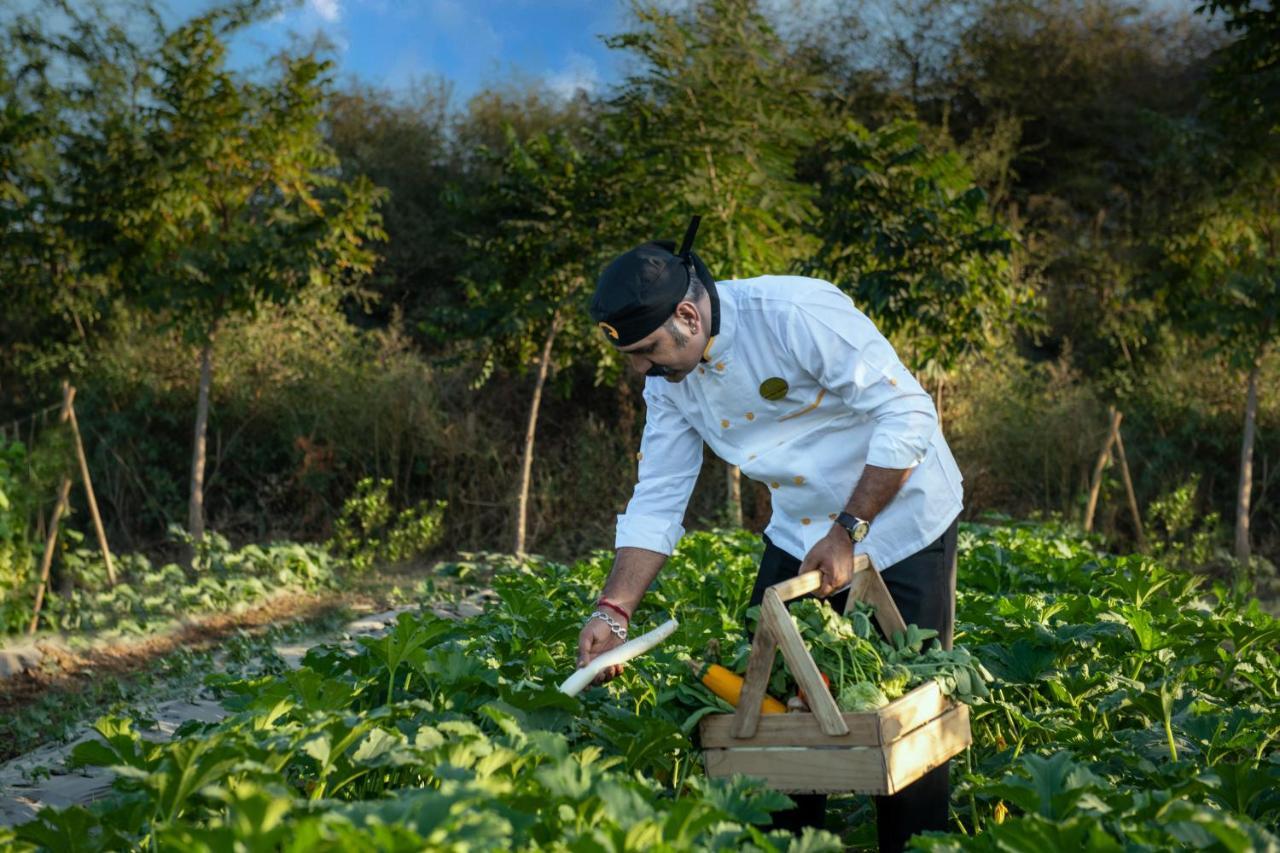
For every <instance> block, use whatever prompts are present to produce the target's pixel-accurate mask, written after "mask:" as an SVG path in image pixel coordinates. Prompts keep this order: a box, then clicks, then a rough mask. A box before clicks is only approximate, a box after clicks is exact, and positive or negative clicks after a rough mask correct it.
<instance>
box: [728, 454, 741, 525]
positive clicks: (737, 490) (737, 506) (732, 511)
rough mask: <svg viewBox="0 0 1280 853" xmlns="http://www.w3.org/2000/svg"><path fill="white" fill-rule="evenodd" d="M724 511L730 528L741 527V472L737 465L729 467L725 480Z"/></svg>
mask: <svg viewBox="0 0 1280 853" xmlns="http://www.w3.org/2000/svg"><path fill="white" fill-rule="evenodd" d="M725 487H726V488H725V497H726V502H725V511H726V514H727V515H728V521H729V526H730V527H741V526H742V471H741V470H739V468H738V466H737V465H730V466H729V472H728V477H727V478H726V480H725Z"/></svg>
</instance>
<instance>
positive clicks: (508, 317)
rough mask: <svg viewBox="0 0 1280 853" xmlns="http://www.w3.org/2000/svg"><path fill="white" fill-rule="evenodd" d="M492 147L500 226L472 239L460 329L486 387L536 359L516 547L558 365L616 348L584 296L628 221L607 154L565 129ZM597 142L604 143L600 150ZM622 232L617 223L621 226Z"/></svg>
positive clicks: (491, 210) (521, 548) (491, 214)
mask: <svg viewBox="0 0 1280 853" xmlns="http://www.w3.org/2000/svg"><path fill="white" fill-rule="evenodd" d="M504 149H505V150H503V151H499V152H493V154H492V156H493V157H494V158H495V160H496V162H497V164H498V167H499V168H498V174H499V175H500V178H499V180H498V183H497V185H496V186H495V187H494V189H493V192H492V196H491V199H490V201H489V204H487V205H486V206H485V207H484V215H485V217H486V218H487V219H489V220H490V221H492V222H493V223H495V231H494V233H492V234H491V235H489V236H487V237H483V238H480V239H475V240H473V244H472V248H473V250H474V254H475V258H474V265H473V268H472V271H471V272H470V273H469V274H468V277H467V280H466V288H465V294H466V299H467V303H468V306H469V307H468V310H467V311H466V312H465V313H464V314H462V315H461V316H459V317H458V318H457V319H458V320H459V321H460V323H461V326H460V328H459V331H460V332H461V333H462V335H463V336H465V337H466V338H468V339H470V340H471V341H472V345H473V346H475V347H476V348H477V349H478V351H479V354H480V356H481V371H480V374H479V376H478V377H477V379H476V385H477V386H479V385H481V384H483V383H484V382H485V381H487V380H488V378H489V376H490V375H491V374H492V373H493V371H494V370H496V369H498V368H507V369H525V368H526V367H527V366H528V365H530V364H532V365H534V370H535V379H534V386H533V390H532V396H531V399H530V402H529V408H528V416H527V418H526V421H525V423H526V427H525V438H524V445H523V449H522V455H521V467H520V478H519V482H518V486H517V493H516V529H515V537H514V548H515V552H516V553H517V554H523V553H524V552H525V547H526V545H527V542H528V532H527V519H528V511H529V488H530V483H531V481H532V476H533V460H534V445H535V438H536V434H537V424H538V413H539V411H540V408H541V404H542V395H543V390H544V388H545V386H546V382H547V377H548V375H549V374H550V372H551V370H552V369H553V368H554V367H555V366H556V365H557V364H558V365H560V366H567V365H568V364H571V363H573V362H575V361H579V360H583V361H585V360H586V357H587V356H588V355H590V356H591V357H593V358H594V360H595V361H596V362H597V363H598V364H601V365H607V364H608V363H609V360H610V357H611V349H612V348H611V347H609V346H608V345H607V344H605V343H604V341H603V339H602V337H601V335H600V334H599V333H598V331H597V330H596V328H595V326H594V324H592V323H590V322H589V318H588V316H587V312H586V310H585V305H584V304H583V303H585V301H586V298H587V296H588V295H589V294H590V293H591V290H592V288H593V286H594V284H595V276H596V273H597V271H598V270H599V269H600V267H601V265H602V263H603V261H604V259H605V258H607V257H608V256H609V254H610V253H611V251H612V249H613V247H615V246H616V245H617V243H616V238H611V236H610V233H611V229H617V228H618V227H620V226H623V225H625V221H626V220H625V216H617V215H615V214H618V213H620V211H618V209H617V206H616V205H615V204H613V203H612V200H613V198H614V193H615V191H616V188H617V187H619V186H620V184H619V182H618V181H616V180H613V179H611V177H612V176H611V175H610V174H609V173H610V170H611V169H612V168H613V167H612V166H611V164H610V163H609V162H608V161H605V160H604V159H603V158H601V157H598V156H594V157H593V156H592V155H590V154H588V153H585V152H584V151H583V150H582V149H580V148H579V147H578V146H576V145H575V144H574V143H573V142H572V141H571V140H570V138H569V135H568V133H566V132H563V131H562V132H553V133H538V134H535V135H534V136H533V137H532V138H530V139H528V140H526V141H521V140H520V139H518V138H517V136H516V133H515V131H514V129H508V136H507V140H506V144H505V146H504ZM597 150H598V149H597ZM613 233H616V232H613Z"/></svg>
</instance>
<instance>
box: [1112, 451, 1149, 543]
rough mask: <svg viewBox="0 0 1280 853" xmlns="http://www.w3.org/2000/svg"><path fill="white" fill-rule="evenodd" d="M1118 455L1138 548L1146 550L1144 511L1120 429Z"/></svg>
mask: <svg viewBox="0 0 1280 853" xmlns="http://www.w3.org/2000/svg"><path fill="white" fill-rule="evenodd" d="M1116 456H1117V458H1119V460H1120V474H1121V476H1123V477H1124V490H1125V493H1126V494H1127V495H1128V497H1129V513H1130V515H1132V516H1133V530H1134V534H1135V535H1136V536H1137V537H1138V550H1139V551H1142V550H1145V549H1146V547H1147V541H1146V536H1145V535H1144V534H1143V531H1142V513H1140V512H1138V498H1137V495H1136V494H1135V493H1134V491H1133V477H1132V475H1130V473H1129V460H1128V459H1126V458H1125V455H1124V439H1123V438H1122V437H1121V436H1120V430H1119V429H1117V430H1116Z"/></svg>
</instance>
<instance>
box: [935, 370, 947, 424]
mask: <svg viewBox="0 0 1280 853" xmlns="http://www.w3.org/2000/svg"><path fill="white" fill-rule="evenodd" d="M946 385H947V380H945V379H939V380H938V403H937V408H938V431H939V432H942V390H943V389H944V388H945V387H946Z"/></svg>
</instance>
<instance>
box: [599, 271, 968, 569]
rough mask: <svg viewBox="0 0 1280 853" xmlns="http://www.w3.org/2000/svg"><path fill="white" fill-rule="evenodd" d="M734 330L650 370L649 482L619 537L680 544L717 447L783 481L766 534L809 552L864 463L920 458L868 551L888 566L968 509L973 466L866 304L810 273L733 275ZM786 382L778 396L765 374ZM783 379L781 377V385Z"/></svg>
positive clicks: (767, 480) (650, 546)
mask: <svg viewBox="0 0 1280 853" xmlns="http://www.w3.org/2000/svg"><path fill="white" fill-rule="evenodd" d="M716 289H717V292H718V293H719V296H720V332H719V334H718V335H716V336H715V337H714V338H712V340H711V341H710V344H709V346H708V348H707V351H706V354H705V358H706V362H705V363H703V364H701V365H699V366H698V367H697V368H695V369H694V371H693V372H692V373H690V374H689V375H688V376H687V377H685V379H684V380H683V381H682V382H679V383H670V382H667V381H666V380H665V379H662V378H661V377H649V378H648V379H646V380H645V386H644V399H645V403H646V405H647V414H646V417H645V427H644V437H643V439H642V441H641V444H640V452H639V453H638V454H637V458H638V460H639V479H638V482H637V483H636V487H635V491H634V493H633V494H632V497H631V500H630V502H629V503H628V504H627V509H626V512H625V513H623V514H622V515H619V516H618V527H617V539H616V547H619V548H622V547H634V548H644V549H647V550H650V551H657V552H659V553H663V554H670V553H671V552H672V550H673V549H674V548H675V546H676V543H677V542H678V541H679V540H680V537H681V536H683V535H684V527H682V526H681V521H682V520H683V518H684V512H685V507H686V505H687V504H688V502H689V495H690V493H691V492H692V491H693V486H694V482H695V481H696V480H697V477H698V471H699V469H700V468H701V466H702V444H703V442H705V443H706V444H707V445H708V446H710V448H711V449H712V450H713V451H714V452H715V454H716V455H717V456H719V457H720V458H721V459H723V460H725V461H726V462H728V463H730V464H732V465H737V466H739V468H741V470H742V473H743V474H744V475H746V476H747V477H749V478H751V479H753V480H756V481H758V482H761V483H764V484H766V485H768V487H769V490H770V492H769V494H770V497H771V498H772V503H773V517H772V519H771V520H770V522H769V526H768V527H767V528H766V529H765V534H766V535H767V536H768V537H769V539H770V540H771V541H772V542H773V543H774V544H775V545H777V546H778V547H779V548H781V549H782V550H784V551H786V552H787V553H789V554H791V555H792V556H794V557H796V558H797V559H803V558H804V556H805V554H807V553H808V552H809V549H810V548H812V547H813V546H814V544H816V543H817V542H818V541H819V540H820V539H821V538H822V537H823V536H825V535H826V534H827V533H828V532H829V531H830V530H831V522H832V521H834V520H835V517H836V515H838V514H839V513H840V512H841V511H843V509H844V506H845V503H846V502H847V501H848V499H849V496H850V494H851V493H852V492H853V487H854V484H855V483H856V482H857V481H858V478H859V476H860V475H861V474H862V468H863V466H864V465H868V464H869V465H876V466H879V467H883V468H911V469H912V471H911V474H910V476H909V477H908V479H907V481H906V483H905V484H903V486H902V488H901V490H899V492H898V494H897V495H896V496H895V497H894V498H893V500H892V501H891V502H890V503H889V505H888V506H886V507H885V508H884V509H883V510H881V512H880V514H879V515H877V516H876V517H875V519H874V520H873V521H872V524H871V531H870V533H869V534H868V535H867V537H866V539H864V540H863V541H862V542H861V543H859V545H858V546H857V548H856V549H855V550H856V551H858V552H860V553H866V554H867V556H868V557H870V558H871V562H872V564H873V565H874V566H875V567H876V568H878V569H880V570H884V569H886V568H888V567H890V566H892V565H893V564H894V563H896V562H898V561H899V560H902V559H903V558H905V557H908V556H910V555H911V554H914V553H915V552H916V551H919V550H920V549H921V548H924V547H925V546H926V545H928V544H930V543H932V542H933V541H934V540H935V539H937V538H938V537H939V536H941V535H942V533H943V532H944V531H945V530H946V529H947V527H948V526H949V525H950V524H951V522H952V520H953V519H955V517H956V516H957V515H958V514H959V513H960V509H961V507H962V491H961V476H960V470H959V468H958V467H957V466H956V462H955V458H954V457H952V455H951V450H950V449H949V448H948V447H947V443H946V441H945V440H943V437H942V431H941V430H940V429H939V428H938V418H937V412H936V410H935V409H934V406H933V401H932V399H931V398H930V397H929V395H928V394H927V393H926V392H925V391H924V389H923V388H921V387H920V383H918V382H917V381H916V380H915V378H914V377H913V376H912V375H911V374H910V373H909V372H908V371H907V369H906V367H904V366H903V364H902V362H901V361H899V359H898V356H897V354H896V353H895V352H894V350H893V347H892V346H891V345H890V344H889V342H888V341H887V340H886V339H885V338H884V336H883V335H881V334H880V332H879V331H878V330H877V329H876V327H875V325H874V324H873V323H872V322H871V321H870V320H869V319H867V317H866V316H865V315H864V314H863V313H862V312H860V311H859V310H858V309H857V308H855V307H854V305H853V301H852V300H851V299H850V298H849V297H848V296H846V295H845V294H844V293H842V292H841V291H840V290H838V289H837V288H836V287H835V286H834V285H832V284H829V283H828V282H825V281H821V280H818V279H813V278H804V277H801V276H789V275H778V276H761V277H759V278H750V279H740V280H736V281H724V282H720V283H718V284H717V285H716ZM769 379H775V380H776V379H781V380H782V381H783V382H785V383H786V391H785V395H784V396H782V397H781V398H780V399H776V400H769V399H765V397H764V396H763V393H762V388H761V386H762V384H763V383H765V380H769ZM771 387H773V388H780V385H779V383H778V382H776V381H775V382H773V383H771Z"/></svg>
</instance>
